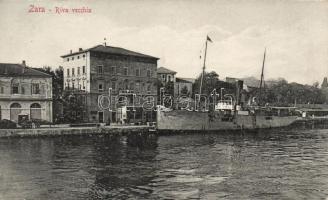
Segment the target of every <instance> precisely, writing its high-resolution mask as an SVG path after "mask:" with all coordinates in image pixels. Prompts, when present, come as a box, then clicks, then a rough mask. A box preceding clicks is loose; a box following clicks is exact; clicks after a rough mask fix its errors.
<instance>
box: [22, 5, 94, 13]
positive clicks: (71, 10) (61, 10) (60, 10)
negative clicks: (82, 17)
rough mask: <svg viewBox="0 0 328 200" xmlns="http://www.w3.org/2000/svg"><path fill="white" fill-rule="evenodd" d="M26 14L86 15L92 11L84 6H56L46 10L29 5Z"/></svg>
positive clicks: (42, 7)
mask: <svg viewBox="0 0 328 200" xmlns="http://www.w3.org/2000/svg"><path fill="white" fill-rule="evenodd" d="M28 13H54V14H88V13H92V9H91V8H88V7H85V6H82V7H79V8H67V7H57V6H55V7H53V8H46V7H44V6H36V5H33V4H31V5H30V6H29V8H28Z"/></svg>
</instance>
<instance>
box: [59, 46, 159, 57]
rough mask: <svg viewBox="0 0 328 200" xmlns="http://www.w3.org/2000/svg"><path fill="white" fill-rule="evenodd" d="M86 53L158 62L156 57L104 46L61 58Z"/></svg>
mask: <svg viewBox="0 0 328 200" xmlns="http://www.w3.org/2000/svg"><path fill="white" fill-rule="evenodd" d="M88 51H92V52H102V53H108V54H114V55H123V56H134V57H142V58H152V59H157V60H158V58H156V57H153V56H149V55H146V54H142V53H138V52H135V51H130V50H127V49H123V48H121V47H113V46H104V45H97V46H95V47H92V48H89V49H85V50H80V51H77V52H73V53H70V54H66V55H63V56H61V57H62V58H65V57H68V56H72V55H76V54H80V53H83V52H88Z"/></svg>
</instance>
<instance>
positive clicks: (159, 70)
mask: <svg viewBox="0 0 328 200" xmlns="http://www.w3.org/2000/svg"><path fill="white" fill-rule="evenodd" d="M157 73H158V74H176V73H177V72H175V71H173V70H170V69H167V68H165V67H160V68H158V69H157Z"/></svg>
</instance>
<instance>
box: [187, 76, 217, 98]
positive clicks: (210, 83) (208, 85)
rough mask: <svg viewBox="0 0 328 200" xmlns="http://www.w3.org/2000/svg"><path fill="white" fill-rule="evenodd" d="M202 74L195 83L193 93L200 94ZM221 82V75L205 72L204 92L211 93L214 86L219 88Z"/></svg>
mask: <svg viewBox="0 0 328 200" xmlns="http://www.w3.org/2000/svg"><path fill="white" fill-rule="evenodd" d="M201 79H202V74H200V75H199V76H198V77H197V79H196V80H195V83H194V85H193V95H195V94H199V89H200V84H201ZM218 82H219V75H218V74H217V73H216V72H215V71H212V72H209V73H208V72H204V77H203V82H202V94H206V95H209V94H210V93H211V92H212V91H213V89H214V88H217V84H218Z"/></svg>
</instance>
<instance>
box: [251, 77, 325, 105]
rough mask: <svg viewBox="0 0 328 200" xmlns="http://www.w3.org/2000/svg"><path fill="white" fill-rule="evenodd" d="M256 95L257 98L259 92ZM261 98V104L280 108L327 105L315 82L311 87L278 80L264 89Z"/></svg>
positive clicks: (321, 91)
mask: <svg viewBox="0 0 328 200" xmlns="http://www.w3.org/2000/svg"><path fill="white" fill-rule="evenodd" d="M256 95H257V98H259V92H257V93H256ZM261 96H262V99H263V102H267V103H270V104H275V105H281V106H287V105H292V104H323V103H327V98H326V95H325V94H324V92H323V90H322V89H320V88H319V84H318V83H317V82H316V83H314V84H313V85H303V84H299V83H295V82H292V83H288V82H287V81H286V80H285V79H278V80H276V81H275V82H274V83H273V84H271V85H270V86H268V87H264V88H263V92H262V95H261Z"/></svg>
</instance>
